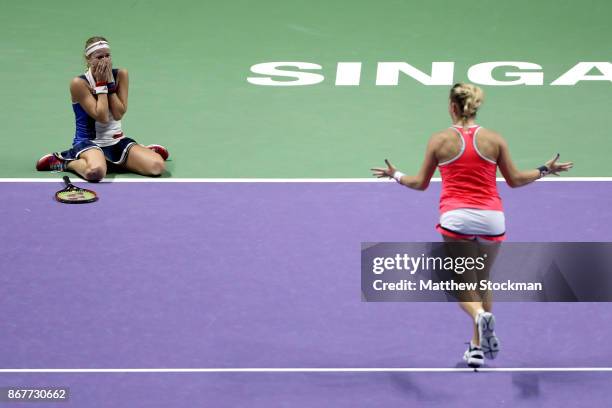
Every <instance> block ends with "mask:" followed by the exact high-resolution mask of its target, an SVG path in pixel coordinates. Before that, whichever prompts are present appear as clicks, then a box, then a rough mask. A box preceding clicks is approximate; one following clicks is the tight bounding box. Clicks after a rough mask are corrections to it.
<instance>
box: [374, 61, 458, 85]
mask: <svg viewBox="0 0 612 408" xmlns="http://www.w3.org/2000/svg"><path fill="white" fill-rule="evenodd" d="M454 69H455V63H454V62H432V63H431V76H429V75H427V74H425V73H423V72H422V71H419V70H418V69H416V68H415V67H413V66H412V65H410V64H407V63H405V62H379V63H378V68H377V71H376V85H397V84H398V82H399V73H400V72H403V73H404V74H406V75H408V76H410V77H412V78H414V79H416V80H417V81H419V82H420V83H422V84H424V85H452V84H453V71H454Z"/></svg>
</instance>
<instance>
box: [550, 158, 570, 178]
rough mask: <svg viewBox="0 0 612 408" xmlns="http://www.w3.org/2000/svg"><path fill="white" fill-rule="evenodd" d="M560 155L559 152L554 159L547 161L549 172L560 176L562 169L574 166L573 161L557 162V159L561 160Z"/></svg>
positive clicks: (566, 169) (565, 169)
mask: <svg viewBox="0 0 612 408" xmlns="http://www.w3.org/2000/svg"><path fill="white" fill-rule="evenodd" d="M559 156H560V155H559V153H557V154H556V155H555V156H554V157H553V158H552V159H550V160H549V161H547V162H546V167H548V174H554V175H555V176H558V175H559V172H560V171H568V170H569V169H571V168H572V167H574V163H573V162H566V163H557V160H559Z"/></svg>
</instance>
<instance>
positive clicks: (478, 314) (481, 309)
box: [474, 308, 485, 323]
mask: <svg viewBox="0 0 612 408" xmlns="http://www.w3.org/2000/svg"><path fill="white" fill-rule="evenodd" d="M484 312H485V311H484V309H483V308H480V309H478V310H477V311H476V317H475V318H474V322H475V323H478V316H480V314H481V313H484Z"/></svg>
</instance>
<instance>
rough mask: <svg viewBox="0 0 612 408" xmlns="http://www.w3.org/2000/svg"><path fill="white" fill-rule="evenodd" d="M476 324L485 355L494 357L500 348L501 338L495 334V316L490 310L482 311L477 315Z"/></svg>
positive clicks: (489, 357)
mask: <svg viewBox="0 0 612 408" xmlns="http://www.w3.org/2000/svg"><path fill="white" fill-rule="evenodd" d="M476 325H477V326H478V337H479V339H480V347H481V348H482V351H483V352H484V356H485V357H486V358H488V359H494V358H495V357H497V353H499V350H500V344H499V339H498V338H497V336H496V335H495V316H493V314H492V313H489V312H481V313H479V314H478V316H476Z"/></svg>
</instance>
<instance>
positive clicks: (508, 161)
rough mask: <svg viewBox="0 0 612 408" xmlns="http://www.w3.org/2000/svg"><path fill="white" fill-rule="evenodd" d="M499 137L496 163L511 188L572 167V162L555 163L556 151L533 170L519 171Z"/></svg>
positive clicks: (557, 158) (557, 173)
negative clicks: (544, 162) (542, 164)
mask: <svg viewBox="0 0 612 408" xmlns="http://www.w3.org/2000/svg"><path fill="white" fill-rule="evenodd" d="M499 138H500V143H499V159H498V160H497V165H498V166H499V170H500V171H501V173H502V175H503V176H504V179H506V183H508V185H509V186H510V187H512V188H514V187H521V186H524V185H526V184H529V183H532V182H534V181H536V180H538V179H540V178H542V177H544V176H546V175H548V174H554V175H555V176H558V175H559V172H562V171H568V170H569V169H571V168H572V167H574V163H572V162H566V163H557V160H559V153H557V154H556V155H555V157H553V158H552V159H550V160H549V161H547V162H546V164H545V165H544V166H540V167H539V168H537V169H533V170H524V171H521V170H519V169H517V168H516V166H515V165H514V162H512V158H511V157H510V149H509V148H508V144H507V143H506V141H505V140H504V139H503V138H502V137H501V136H499Z"/></svg>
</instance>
